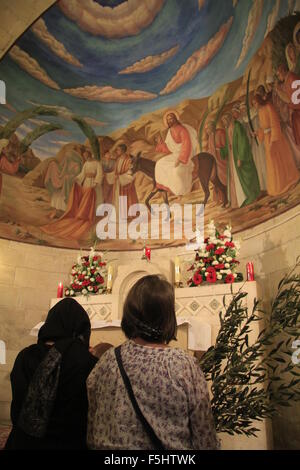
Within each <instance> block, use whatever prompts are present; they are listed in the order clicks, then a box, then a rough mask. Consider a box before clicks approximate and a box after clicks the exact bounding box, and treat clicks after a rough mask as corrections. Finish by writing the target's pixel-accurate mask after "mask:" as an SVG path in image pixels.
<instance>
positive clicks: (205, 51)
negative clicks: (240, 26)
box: [160, 17, 233, 95]
mask: <svg viewBox="0 0 300 470" xmlns="http://www.w3.org/2000/svg"><path fill="white" fill-rule="evenodd" d="M232 22H233V17H230V18H229V20H228V21H227V22H226V23H224V24H223V26H221V28H220V29H219V31H218V32H217V33H216V34H215V36H213V37H212V38H211V39H210V40H209V41H208V43H207V44H206V45H205V46H202V47H201V48H200V49H198V50H197V51H196V52H194V53H193V54H192V55H191V56H190V57H189V58H188V60H187V61H186V62H185V63H184V64H183V65H182V66H181V67H180V69H179V70H178V72H177V73H176V75H174V76H173V77H172V78H171V80H170V81H169V82H168V83H167V84H166V86H165V88H164V89H163V90H162V91H161V92H160V94H161V95H166V94H168V93H172V92H173V91H175V90H177V88H179V87H181V86H182V85H184V84H185V83H187V82H189V81H190V80H192V79H193V78H194V77H195V75H196V74H197V73H198V72H200V70H202V69H204V67H206V66H207V65H208V64H209V63H210V61H211V60H212V59H213V57H214V56H215V55H216V54H217V52H218V51H219V49H220V48H221V47H222V45H223V42H224V41H225V38H226V36H227V34H228V31H229V30H230V28H231V25H232Z"/></svg>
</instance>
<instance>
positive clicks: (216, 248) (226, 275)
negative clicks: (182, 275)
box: [188, 221, 243, 287]
mask: <svg viewBox="0 0 300 470" xmlns="http://www.w3.org/2000/svg"><path fill="white" fill-rule="evenodd" d="M208 232H209V237H207V238H205V240H204V244H203V245H202V247H201V249H199V250H197V251H196V255H195V261H194V262H193V264H192V266H191V267H190V268H189V269H188V271H191V272H192V277H191V278H190V279H189V281H188V285H189V286H190V287H194V286H198V285H200V284H203V283H204V284H205V283H209V284H214V283H216V282H225V283H226V284H231V283H233V282H238V281H242V280H243V275H242V273H236V272H235V271H236V267H237V265H238V264H239V261H238V260H237V259H236V257H237V253H238V250H239V243H238V242H234V241H233V239H232V235H231V227H229V226H227V227H226V228H225V230H224V231H223V233H220V231H219V230H217V229H216V227H215V225H214V222H213V221H211V222H210V223H209V225H208Z"/></svg>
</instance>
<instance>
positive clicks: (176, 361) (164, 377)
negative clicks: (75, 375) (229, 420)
mask: <svg viewBox="0 0 300 470" xmlns="http://www.w3.org/2000/svg"><path fill="white" fill-rule="evenodd" d="M121 355H122V361H123V365H124V368H125V371H126V372H127V375H128V377H129V380H130V382H131V386H132V389H133V392H134V395H135V398H136V400H137V402H138V404H139V407H140V409H141V411H142V413H143V414H144V416H145V418H146V419H147V421H148V422H149V424H150V425H151V426H152V428H153V430H154V432H155V434H156V435H157V437H158V438H159V439H160V440H161V441H162V443H163V445H164V447H165V448H166V449H176V450H184V449H187V450H190V449H216V448H218V439H217V436H216V431H215V427H214V422H213V416H212V412H211V407H210V399H209V394H208V389H207V384H206V381H205V378H204V375H203V372H202V371H201V369H200V367H199V365H198V364H197V362H196V360H195V358H193V357H191V356H189V355H188V354H187V353H186V352H185V351H183V350H181V349H175V348H169V347H166V348H163V347H162V348H152V347H149V346H142V345H139V344H136V343H135V342H134V341H132V340H129V341H126V342H125V343H124V344H123V345H122V348H121ZM87 390H88V399H89V412H88V434H87V442H88V447H89V448H90V449H106V450H131V449H137V450H139V449H147V450H151V449H154V447H153V444H152V443H151V441H150V439H149V437H148V435H147V433H146V431H145V430H144V427H143V425H142V424H141V422H140V420H139V419H138V418H137V416H136V414H135V411H134V409H133V406H132V404H131V401H130V399H129V397H128V394H127V390H126V388H125V386H124V383H123V380H122V377H121V374H120V371H119V367H118V364H117V361H116V358H115V353H114V348H111V349H109V350H108V351H106V353H105V354H104V355H103V356H102V358H101V359H100V360H99V361H98V363H97V364H96V366H95V367H94V369H93V370H92V372H91V373H90V375H89V377H88V379H87Z"/></svg>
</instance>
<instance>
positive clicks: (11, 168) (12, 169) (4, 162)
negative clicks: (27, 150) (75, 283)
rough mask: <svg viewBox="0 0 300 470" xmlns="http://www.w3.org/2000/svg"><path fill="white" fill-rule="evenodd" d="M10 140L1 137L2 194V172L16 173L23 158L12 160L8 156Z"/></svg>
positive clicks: (0, 187) (0, 182) (0, 183)
mask: <svg viewBox="0 0 300 470" xmlns="http://www.w3.org/2000/svg"><path fill="white" fill-rule="evenodd" d="M9 145H10V143H9V140H8V139H1V140H0V195H1V190H2V173H6V174H7V175H15V174H16V173H17V171H18V169H19V165H20V162H21V158H20V157H19V158H17V159H16V160H15V161H13V162H11V161H10V160H9V158H8V155H7V154H8V153H9Z"/></svg>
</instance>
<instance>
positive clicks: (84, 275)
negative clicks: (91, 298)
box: [65, 248, 107, 297]
mask: <svg viewBox="0 0 300 470" xmlns="http://www.w3.org/2000/svg"><path fill="white" fill-rule="evenodd" d="M106 274H107V269H106V262H105V261H103V256H102V254H101V253H100V254H99V253H98V254H96V253H95V252H94V249H93V248H91V251H90V254H89V256H78V258H77V263H76V264H74V265H73V266H72V271H71V276H72V282H71V284H70V286H68V287H66V289H65V296H66V297H75V296H76V295H89V294H103V293H104V292H105V291H106V285H105V282H104V278H105V276H106Z"/></svg>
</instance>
